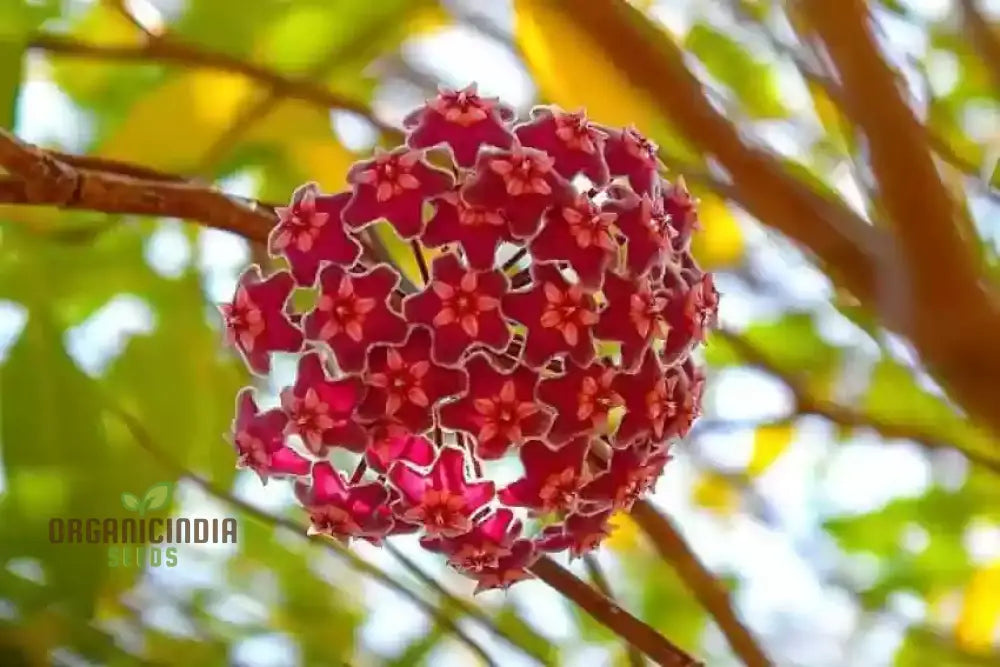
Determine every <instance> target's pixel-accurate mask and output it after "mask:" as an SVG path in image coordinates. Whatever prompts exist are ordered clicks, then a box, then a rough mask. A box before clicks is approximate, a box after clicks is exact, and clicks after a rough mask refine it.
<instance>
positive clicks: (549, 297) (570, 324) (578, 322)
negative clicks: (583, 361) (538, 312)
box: [539, 283, 598, 347]
mask: <svg viewBox="0 0 1000 667" xmlns="http://www.w3.org/2000/svg"><path fill="white" fill-rule="evenodd" d="M542 289H544V291H545V300H546V304H545V309H544V310H543V311H542V317H541V319H540V320H539V322H540V324H541V325H542V327H544V328H546V329H556V330H558V331H560V332H561V333H562V335H563V339H564V340H565V341H566V344H567V345H570V346H573V347H575V346H576V344H577V343H578V342H579V338H580V327H584V328H586V327H589V326H590V325H592V324H597V320H598V316H597V313H595V312H594V311H592V310H591V309H590V308H589V307H588V305H587V304H586V302H584V298H583V297H584V293H583V290H582V289H580V287H579V286H578V285H573V286H572V287H570V288H569V289H568V290H566V291H563V290H561V289H559V287H557V286H556V285H555V284H553V283H545V286H544V287H543V288H542Z"/></svg>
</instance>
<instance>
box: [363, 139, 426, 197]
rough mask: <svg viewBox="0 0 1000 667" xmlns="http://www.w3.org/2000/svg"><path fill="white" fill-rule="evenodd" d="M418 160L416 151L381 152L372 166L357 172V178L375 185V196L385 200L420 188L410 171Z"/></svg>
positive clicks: (418, 155)
mask: <svg viewBox="0 0 1000 667" xmlns="http://www.w3.org/2000/svg"><path fill="white" fill-rule="evenodd" d="M419 160H420V153H419V152H417V151H410V152H408V153H403V154H401V155H391V154H387V153H382V154H380V155H378V156H377V157H376V158H375V164H374V166H372V168H370V169H366V170H365V171H362V172H361V173H359V174H358V176H357V180H358V182H359V183H365V184H368V185H373V186H375V198H376V199H377V200H378V201H379V202H386V201H389V200H390V199H392V198H393V197H398V196H400V195H402V194H404V193H406V192H407V191H408V190H417V189H418V188H420V179H418V178H417V177H416V176H415V175H414V174H413V173H412V172H413V168H414V167H415V166H416V165H417V163H418V162H419Z"/></svg>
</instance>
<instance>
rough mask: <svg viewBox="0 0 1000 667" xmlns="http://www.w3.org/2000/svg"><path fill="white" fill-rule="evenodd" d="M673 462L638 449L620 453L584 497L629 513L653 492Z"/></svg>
mask: <svg viewBox="0 0 1000 667" xmlns="http://www.w3.org/2000/svg"><path fill="white" fill-rule="evenodd" d="M669 458H670V455H669V454H668V453H667V452H666V451H660V450H653V451H652V452H645V451H643V450H641V449H639V448H637V447H630V448H628V449H616V450H614V453H613V454H612V455H611V462H610V463H609V465H608V468H607V469H606V470H605V471H604V472H602V473H601V474H599V475H597V476H596V477H594V480H593V481H592V482H590V484H587V485H586V486H585V487H583V489H582V490H581V491H580V496H581V498H583V499H584V500H587V501H591V502H594V503H598V504H599V505H603V506H605V507H609V506H610V507H611V508H612V509H613V510H616V511H619V510H621V511H625V512H627V511H629V510H630V509H632V505H633V504H634V503H635V501H636V500H638V499H639V498H640V497H641V496H642V495H643V494H644V493H646V492H647V491H649V490H650V489H651V488H653V485H654V484H655V483H656V480H657V479H659V477H660V473H661V472H663V466H664V465H666V463H667V461H668V460H669Z"/></svg>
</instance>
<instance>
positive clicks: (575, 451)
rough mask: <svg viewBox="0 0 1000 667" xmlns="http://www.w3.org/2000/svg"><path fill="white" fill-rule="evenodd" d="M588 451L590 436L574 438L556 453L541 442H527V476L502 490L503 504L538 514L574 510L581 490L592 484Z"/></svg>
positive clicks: (524, 449)
mask: <svg viewBox="0 0 1000 667" xmlns="http://www.w3.org/2000/svg"><path fill="white" fill-rule="evenodd" d="M589 451H590V438H587V437H579V438H574V439H573V440H570V441H569V442H567V443H566V444H565V445H563V446H562V447H559V448H558V449H555V450H553V449H552V448H551V447H549V446H548V445H546V444H545V443H544V442H542V441H541V440H532V441H531V442H528V443H525V445H524V446H523V447H521V463H522V465H523V466H524V476H523V477H521V478H520V479H518V480H517V481H515V482H514V483H512V484H510V485H509V486H507V487H506V488H504V489H501V490H500V494H499V497H500V502H502V503H504V504H506V505H510V506H512V507H527V508H528V509H530V510H532V511H534V512H535V513H538V514H546V513H549V512H571V511H573V509H575V508H576V504H577V497H578V494H579V492H580V488H581V487H582V486H583V485H584V484H586V483H587V482H588V481H590V480H589V479H588V475H587V472H586V468H585V461H586V458H587V453H588V452H589Z"/></svg>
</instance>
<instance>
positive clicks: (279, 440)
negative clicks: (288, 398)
mask: <svg viewBox="0 0 1000 667" xmlns="http://www.w3.org/2000/svg"><path fill="white" fill-rule="evenodd" d="M255 393H256V391H255V390H254V389H253V387H244V388H243V389H241V390H240V393H239V394H237V396H236V419H235V420H234V421H233V424H232V437H233V445H234V446H235V447H236V451H237V452H239V459H238V461H237V463H236V467H237V468H249V469H251V470H253V471H254V472H255V473H257V475H258V476H259V477H260V481H261V482H262V483H264V484H266V483H267V480H268V478H270V477H279V476H283V475H305V474H306V473H307V472H309V465H310V464H309V461H308V460H306V459H305V458H303V457H302V456H300V455H299V454H298V453H296V451H295V450H294V449H292V448H291V447H289V446H288V445H286V444H285V425H286V424H287V423H288V416H287V415H286V414H285V413H284V412H282V411H281V410H278V409H274V410H268V411H267V412H261V411H260V408H258V407H257V401H256V400H255V399H254V394H255Z"/></svg>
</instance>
